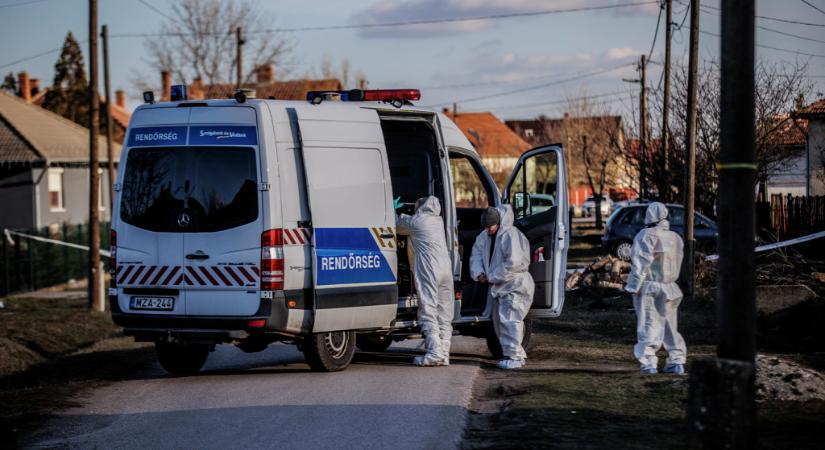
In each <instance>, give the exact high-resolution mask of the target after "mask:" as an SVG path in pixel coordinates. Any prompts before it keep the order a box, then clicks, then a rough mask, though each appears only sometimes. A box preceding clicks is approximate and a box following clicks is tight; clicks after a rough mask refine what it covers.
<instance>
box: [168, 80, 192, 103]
mask: <svg viewBox="0 0 825 450" xmlns="http://www.w3.org/2000/svg"><path fill="white" fill-rule="evenodd" d="M169 96H170V100H172V101H173V102H180V101H183V100H188V99H189V96H188V95H187V93H186V85H185V84H176V85H173V86H172V89H171V92H170V94H169Z"/></svg>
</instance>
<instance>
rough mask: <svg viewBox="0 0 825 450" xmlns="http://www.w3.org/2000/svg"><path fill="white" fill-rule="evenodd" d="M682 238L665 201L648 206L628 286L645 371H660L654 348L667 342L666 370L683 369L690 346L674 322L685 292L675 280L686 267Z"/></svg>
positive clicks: (635, 245)
mask: <svg viewBox="0 0 825 450" xmlns="http://www.w3.org/2000/svg"><path fill="white" fill-rule="evenodd" d="M682 253H683V243H682V238H681V237H679V235H678V234H676V233H674V232H673V231H670V224H669V223H668V221H667V208H666V207H665V205H663V204H661V203H658V202H654V203H651V204H650V205H649V206H648V207H647V211H646V214H645V228H644V229H643V230H641V231H639V233H638V234H637V235H636V238H635V239H633V249H632V251H631V264H632V266H631V270H630V276H629V277H628V279H627V285H626V286H625V290H626V291H628V292H631V293H633V307H634V308H635V309H636V338H637V343H636V345H635V346H634V347H633V354H634V356H635V357H636V359H638V360H639V363H640V364H641V371H642V373H656V372H657V363H658V359H657V358H656V352H657V351H658V350H659V349H660V348H661V347H662V345H663V344H664V347H665V350H667V362H666V364H665V369H664V371H665V372H666V373H675V374H679V375H682V374H684V373H685V358H686V355H687V349H686V348H685V340H684V339H683V338H682V335H681V334H679V331H677V329H676V328H677V327H676V319H677V315H678V309H679V303H681V302H682V291H681V290H680V289H679V286H678V285H677V284H676V280H677V279H678V278H679V270H680V268H681V266H682Z"/></svg>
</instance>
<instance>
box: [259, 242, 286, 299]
mask: <svg viewBox="0 0 825 450" xmlns="http://www.w3.org/2000/svg"><path fill="white" fill-rule="evenodd" d="M283 288H284V231H283V230H267V231H264V232H263V233H262V234H261V290H262V291H280V290H283Z"/></svg>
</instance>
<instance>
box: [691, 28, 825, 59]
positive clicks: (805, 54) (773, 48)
mask: <svg viewBox="0 0 825 450" xmlns="http://www.w3.org/2000/svg"><path fill="white" fill-rule="evenodd" d="M699 32H700V33H702V34H707V35H708V36H715V37H721V36H720V35H719V34H717V33H711V32H710V31H705V30H699ZM756 47H759V48H766V49H769V50H776V51H780V52H787V53H793V54H796V55H803V56H810V57H812V58H825V55H820V54H817V53H807V52H801V51H799V50H791V49H788V48H780V47H773V46H770V45H764V44H756Z"/></svg>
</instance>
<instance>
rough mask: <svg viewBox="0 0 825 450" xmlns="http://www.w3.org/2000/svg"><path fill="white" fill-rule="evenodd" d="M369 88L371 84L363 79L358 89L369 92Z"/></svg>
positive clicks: (359, 82) (359, 81) (360, 80)
mask: <svg viewBox="0 0 825 450" xmlns="http://www.w3.org/2000/svg"><path fill="white" fill-rule="evenodd" d="M367 87H369V82H368V81H367V79H366V78H361V79H359V80H358V89H361V90H362V91H365V90H367Z"/></svg>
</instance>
